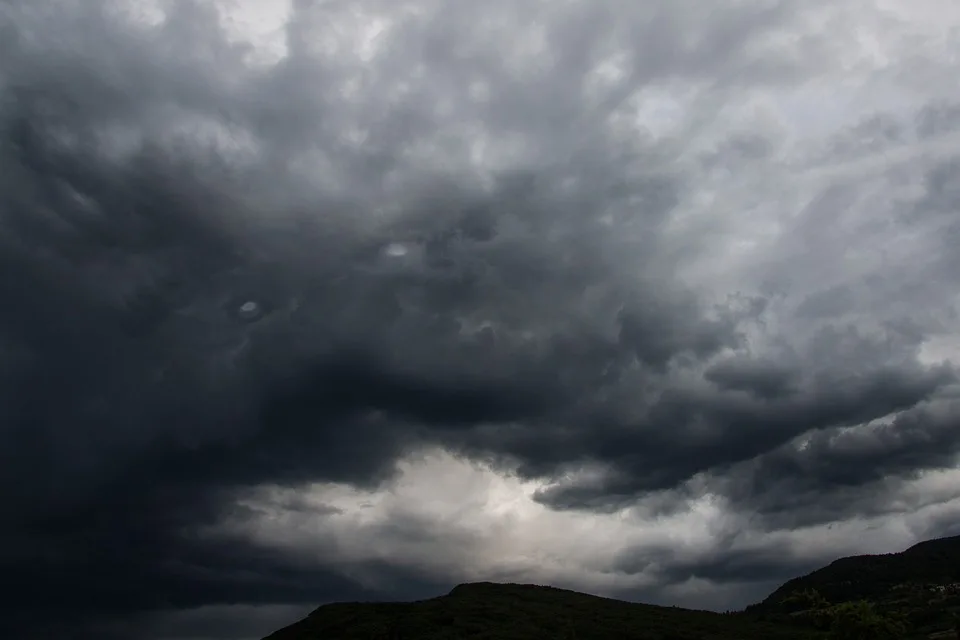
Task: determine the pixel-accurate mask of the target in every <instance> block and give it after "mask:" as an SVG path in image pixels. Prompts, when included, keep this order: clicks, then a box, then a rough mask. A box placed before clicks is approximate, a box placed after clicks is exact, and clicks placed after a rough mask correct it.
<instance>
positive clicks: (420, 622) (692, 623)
mask: <svg viewBox="0 0 960 640" xmlns="http://www.w3.org/2000/svg"><path fill="white" fill-rule="evenodd" d="M958 616H960V536H956V537H952V538H942V539H938V540H930V541H927V542H923V543H920V544H918V545H915V546H913V547H911V548H910V549H907V550H906V551H904V552H901V553H893V554H885V555H865V556H853V557H849V558H842V559H840V560H837V561H835V562H833V563H831V564H830V565H828V566H826V567H824V568H822V569H819V570H817V571H814V572H813V573H811V574H809V575H806V576H803V577H799V578H795V579H793V580H790V581H789V582H787V583H786V584H784V585H783V586H781V587H780V588H778V589H777V590H776V591H774V592H773V593H772V594H771V595H770V596H768V597H767V598H766V599H765V600H763V601H762V602H760V603H757V604H755V605H751V606H749V607H747V609H746V610H745V611H740V612H735V613H711V612H707V611H692V610H689V609H681V608H676V607H659V606H653V605H646V604H637V603H630V602H622V601H619V600H612V599H609V598H600V597H597V596H591V595H586V594H583V593H577V592H574V591H566V590H563V589H555V588H552V587H545V586H535V585H518V584H492V583H476V584H464V585H460V586H458V587H456V588H454V589H453V590H452V591H451V592H450V593H448V594H447V595H444V596H440V597H438V598H433V599H431V600H423V601H420V602H408V603H337V604H328V605H324V606H322V607H319V608H318V609H316V610H315V611H314V612H313V613H311V614H310V615H309V616H308V617H307V618H305V619H304V620H301V621H300V622H297V623H295V624H293V625H291V626H289V627H286V628H284V629H281V630H279V631H277V632H276V633H273V634H271V635H270V636H268V639H269V640H340V639H342V640H354V639H356V640H361V639H363V640H367V639H370V640H373V639H382V640H441V639H444V640H446V639H449V640H455V639H467V638H469V639H476V640H480V639H486V640H495V639H496V640H525V639H531V640H532V639H540V638H543V639H547V638H549V639H552V640H574V639H576V640H587V639H592V638H595V639H601V638H603V639H607V638H609V639H611V640H612V639H624V640H629V639H635V640H727V639H729V640H734V639H738V640H739V639H751V638H757V639H768V640H777V639H778V638H783V639H787V638H796V639H798V640H799V639H801V638H824V639H825V640H826V639H831V640H886V639H889V640H894V639H901V638H906V639H912V638H929V639H931V640H947V639H950V640H952V639H953V638H960V626H958V620H960V618H958Z"/></svg>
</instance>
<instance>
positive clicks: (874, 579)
mask: <svg viewBox="0 0 960 640" xmlns="http://www.w3.org/2000/svg"><path fill="white" fill-rule="evenodd" d="M855 601H867V602H871V603H873V604H874V605H875V606H876V607H877V608H878V609H882V610H883V611H886V612H888V613H893V614H897V615H899V616H902V617H903V619H904V620H905V622H906V626H907V628H908V629H911V630H913V631H914V632H915V633H916V634H917V635H918V636H919V637H924V636H926V635H928V634H931V633H935V632H946V631H947V630H948V629H952V628H953V627H954V625H956V621H957V619H958V616H960V536H954V537H950V538H939V539H936V540H927V541H925V542H921V543H919V544H916V545H914V546H912V547H910V548H909V549H907V550H906V551H901V552H899V553H887V554H880V555H862V556H850V557H847V558H840V559H839V560H836V561H834V562H832V563H830V564H829V565H827V566H826V567H823V568H822V569H818V570H816V571H814V572H813V573H810V574H807V575H805V576H801V577H799V578H794V579H793V580H790V581H788V582H787V583H785V584H784V585H783V586H781V587H780V588H778V589H777V590H776V591H774V592H773V593H772V594H770V595H769V596H768V597H767V598H766V599H765V600H764V601H763V602H760V603H759V604H755V605H752V606H750V607H747V612H748V613H749V614H750V615H753V616H757V617H761V618H765V619H776V618H778V617H782V616H784V615H787V616H792V617H795V618H796V617H798V615H800V616H801V617H802V614H803V613H804V612H805V611H809V610H810V609H812V608H814V607H816V606H820V607H823V606H826V605H837V604H841V603H848V602H855Z"/></svg>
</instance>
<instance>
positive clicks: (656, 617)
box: [268, 583, 810, 640]
mask: <svg viewBox="0 0 960 640" xmlns="http://www.w3.org/2000/svg"><path fill="white" fill-rule="evenodd" d="M808 637H810V636H809V635H808V634H804V633H803V632H802V631H801V630H797V629H793V628H789V627H782V626H781V625H777V624H775V623H770V622H763V621H757V620H752V619H748V618H746V617H744V616H742V615H729V614H728V615H724V614H719V613H712V612H708V611H691V610H688V609H679V608H674V607H657V606H653V605H646V604H635V603H630V602H622V601H620V600H612V599H609V598H600V597H598V596H591V595H586V594H583V593H577V592H575V591H566V590H563V589H555V588H553V587H542V586H534V585H519V584H492V583H474V584H463V585H460V586H458V587H455V588H454V589H453V591H451V592H450V593H449V594H447V595H445V596H440V597H439V598H433V599H431V600H422V601H420V602H410V603H364V604H360V603H357V604H329V605H324V606H322V607H320V608H319V609H317V610H315V611H314V612H313V613H312V614H310V616H308V617H307V618H306V619H304V620H301V621H300V622H297V623H296V624H293V625H291V626H289V627H287V628H285V629H281V630H280V631H277V632H276V633H274V634H272V635H270V636H268V638H269V640H360V639H363V640H374V639H377V640H448V639H449V640H453V639H457V640H459V639H468V638H469V639H470V640H532V639H540V638H543V639H550V640H573V639H576V640H591V639H597V640H600V639H617V640H732V639H734V638H737V639H740V638H758V639H759V638H764V639H769V640H778V639H781V640H787V639H795V640H800V639H801V638H808Z"/></svg>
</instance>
